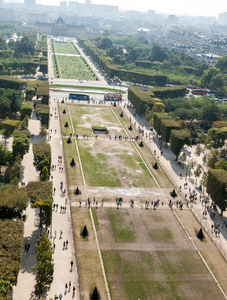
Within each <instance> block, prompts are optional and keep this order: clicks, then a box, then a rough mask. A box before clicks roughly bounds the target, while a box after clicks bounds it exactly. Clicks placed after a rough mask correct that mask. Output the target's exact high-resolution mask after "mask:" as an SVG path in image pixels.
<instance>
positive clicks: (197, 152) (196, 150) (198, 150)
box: [195, 145, 202, 156]
mask: <svg viewBox="0 0 227 300" xmlns="http://www.w3.org/2000/svg"><path fill="white" fill-rule="evenodd" d="M201 150H202V149H201V147H200V145H197V146H196V149H195V155H196V156H200V154H201Z"/></svg>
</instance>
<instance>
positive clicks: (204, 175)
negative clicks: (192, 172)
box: [200, 172, 208, 193]
mask: <svg viewBox="0 0 227 300" xmlns="http://www.w3.org/2000/svg"><path fill="white" fill-rule="evenodd" d="M207 177H208V174H207V172H203V175H202V178H201V180H200V184H201V186H202V187H203V193H204V188H205V187H206V186H207Z"/></svg>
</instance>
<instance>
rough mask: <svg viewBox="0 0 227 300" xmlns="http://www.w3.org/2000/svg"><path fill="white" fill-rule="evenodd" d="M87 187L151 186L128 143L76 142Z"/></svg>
mask: <svg viewBox="0 0 227 300" xmlns="http://www.w3.org/2000/svg"><path fill="white" fill-rule="evenodd" d="M78 145H79V152H80V157H81V161H82V166H83V170H84V174H85V179H86V182H87V184H88V185H89V186H108V187H152V186H153V185H154V182H153V179H152V178H151V176H150V174H149V172H148V170H147V169H146V168H145V166H144V164H143V163H142V161H141V158H140V157H139V155H138V154H137V153H136V152H135V150H134V148H133V146H132V145H131V143H130V142H121V141H114V140H111V141H110V140H109V139H101V138H98V139H97V140H95V139H90V140H89V139H88V140H78Z"/></svg>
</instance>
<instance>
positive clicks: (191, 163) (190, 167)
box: [187, 159, 195, 177]
mask: <svg viewBox="0 0 227 300" xmlns="http://www.w3.org/2000/svg"><path fill="white" fill-rule="evenodd" d="M194 165H195V163H194V160H193V159H191V160H190V161H189V162H188V164H187V168H188V170H189V177H190V171H191V170H192V169H193V168H194Z"/></svg>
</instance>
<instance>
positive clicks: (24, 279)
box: [12, 114, 41, 300]
mask: <svg viewBox="0 0 227 300" xmlns="http://www.w3.org/2000/svg"><path fill="white" fill-rule="evenodd" d="M28 129H29V130H30V132H31V134H33V135H34V137H31V143H30V147H29V152H28V153H26V154H25V155H24V157H23V160H22V176H21V182H23V183H25V185H27V183H28V182H29V181H37V180H38V179H39V175H38V173H37V172H36V169H35V167H34V166H33V158H34V156H33V151H32V144H33V142H36V141H40V140H41V138H40V137H39V131H40V121H38V120H36V119H35V115H34V114H33V117H32V119H30V120H29V126H28ZM25 213H26V221H25V223H24V241H23V245H25V244H30V245H31V246H30V250H29V252H28V253H26V252H25V251H24V250H23V254H22V259H21V266H20V271H19V275H18V282H17V286H14V287H13V291H12V299H13V300H21V299H33V298H34V294H33V291H34V285H35V272H34V271H33V270H32V267H33V266H35V264H36V255H35V245H36V241H37V238H38V237H39V231H38V211H37V209H32V208H31V206H30V204H29V205H28V207H27V209H26V212H25Z"/></svg>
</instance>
